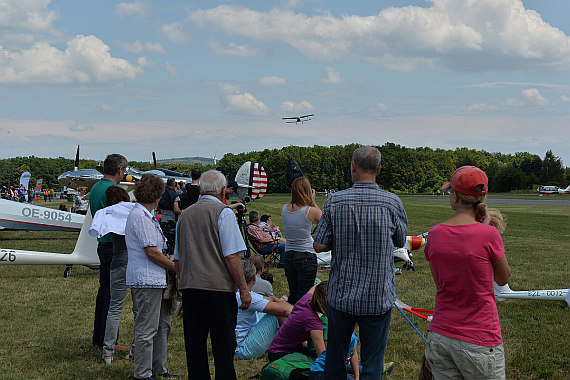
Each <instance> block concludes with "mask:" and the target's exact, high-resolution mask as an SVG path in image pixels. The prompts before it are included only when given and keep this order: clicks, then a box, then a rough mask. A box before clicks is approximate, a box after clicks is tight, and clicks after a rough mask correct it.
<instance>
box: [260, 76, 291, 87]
mask: <svg viewBox="0 0 570 380" xmlns="http://www.w3.org/2000/svg"><path fill="white" fill-rule="evenodd" d="M257 83H259V84H260V85H262V86H281V85H284V84H286V83H287V81H286V80H285V79H284V78H281V77H277V76H272V77H262V78H259V79H258V80H257Z"/></svg>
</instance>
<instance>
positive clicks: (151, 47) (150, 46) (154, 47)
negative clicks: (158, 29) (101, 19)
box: [119, 40, 164, 54]
mask: <svg viewBox="0 0 570 380" xmlns="http://www.w3.org/2000/svg"><path fill="white" fill-rule="evenodd" d="M119 44H120V45H121V47H122V48H123V49H125V50H126V51H128V52H131V53H135V54H140V53H142V52H147V53H160V54H164V48H163V47H162V45H161V44H160V43H159V42H150V41H148V42H145V43H142V42H140V41H139V40H136V41H135V42H133V43H132V44H129V43H127V42H120V43H119Z"/></svg>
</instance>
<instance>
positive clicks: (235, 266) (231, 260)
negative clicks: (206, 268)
mask: <svg viewBox="0 0 570 380" xmlns="http://www.w3.org/2000/svg"><path fill="white" fill-rule="evenodd" d="M239 254H240V253H239V252H236V253H234V254H231V255H228V256H225V257H224V261H225V262H226V267H227V268H228V272H230V276H232V279H233V280H234V283H235V284H236V286H237V288H238V289H239V294H240V298H241V306H240V309H243V310H246V309H247V308H248V307H249V305H251V294H249V289H248V288H247V284H246V282H245V277H244V274H243V267H242V265H241V258H240V256H239Z"/></svg>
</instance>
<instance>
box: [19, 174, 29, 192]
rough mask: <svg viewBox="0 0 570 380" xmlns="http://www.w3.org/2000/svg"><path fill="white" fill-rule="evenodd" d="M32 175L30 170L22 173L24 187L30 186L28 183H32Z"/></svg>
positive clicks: (21, 181)
mask: <svg viewBox="0 0 570 380" xmlns="http://www.w3.org/2000/svg"><path fill="white" fill-rule="evenodd" d="M31 176H32V175H31V174H30V172H23V173H22V175H21V176H20V186H22V185H24V188H26V189H27V188H28V185H29V184H30V177H31Z"/></svg>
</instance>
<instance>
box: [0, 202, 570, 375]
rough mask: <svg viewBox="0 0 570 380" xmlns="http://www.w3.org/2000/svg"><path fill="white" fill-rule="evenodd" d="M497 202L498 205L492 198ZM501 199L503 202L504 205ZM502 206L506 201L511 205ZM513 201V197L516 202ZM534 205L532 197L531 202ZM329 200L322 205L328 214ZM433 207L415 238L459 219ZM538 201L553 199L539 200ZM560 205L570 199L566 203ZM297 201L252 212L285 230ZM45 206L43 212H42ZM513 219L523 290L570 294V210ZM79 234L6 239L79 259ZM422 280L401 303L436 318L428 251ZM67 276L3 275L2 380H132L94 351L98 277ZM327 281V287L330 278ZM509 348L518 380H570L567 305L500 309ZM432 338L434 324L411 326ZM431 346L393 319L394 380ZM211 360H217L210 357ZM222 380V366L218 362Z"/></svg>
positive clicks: (127, 336)
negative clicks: (284, 216)
mask: <svg viewBox="0 0 570 380" xmlns="http://www.w3.org/2000/svg"><path fill="white" fill-rule="evenodd" d="M491 197H493V195H491ZM495 197H498V196H495ZM501 197H502V195H501ZM510 198H513V197H510ZM525 198H526V197H525ZM324 199H325V198H324V197H320V198H319V199H318V200H319V202H320V203H321V204H322V203H323V202H324ZM431 199H433V197H414V196H403V197H402V200H403V202H404V205H405V207H406V211H407V213H408V219H409V234H420V233H423V232H426V231H427V230H428V229H429V228H430V226H432V225H434V224H436V223H438V222H440V221H443V220H444V219H446V218H447V217H449V216H450V215H451V209H450V208H449V205H448V203H447V202H435V201H432V200H431ZM532 199H543V198H538V197H537V196H534V197H532ZM557 199H569V198H568V196H567V197H566V198H561V197H557ZM288 200H289V196H288V195H280V194H275V195H267V196H265V197H264V198H262V199H261V200H258V201H255V202H254V203H252V204H249V205H248V209H249V210H252V209H256V210H258V211H259V212H260V214H271V215H272V216H273V218H272V219H273V221H274V222H275V223H277V224H279V225H281V218H280V214H281V206H282V204H283V203H286V202H287V201H288ZM42 203H43V202H40V203H39V204H40V205H43V204H42ZM493 207H497V208H499V209H500V210H501V211H502V212H503V213H505V214H507V216H508V227H507V230H506V231H505V233H504V235H503V240H504V243H505V247H506V250H507V256H508V260H509V264H510V266H511V269H512V272H513V276H512V279H511V281H510V283H509V284H510V287H511V288H512V289H513V290H531V289H557V288H567V287H568V261H569V259H568V257H569V256H568V250H569V249H568V245H567V244H568V242H569V241H570V228H569V227H570V223H569V222H568V221H569V220H570V207H569V206H560V205H555V206H553V205H548V202H541V204H539V205H520V204H506V203H505V204H493ZM76 237H77V234H76V233H65V232H61V233H59V232H49V233H48V232H12V231H3V232H0V247H1V248H12V249H29V250H41V251H53V252H66V253H69V252H71V251H72V250H73V247H74V244H75V239H76ZM413 261H414V263H415V267H416V271H415V272H408V271H404V273H403V274H402V275H400V276H397V277H396V282H397V288H398V297H399V298H400V299H401V300H403V301H404V302H406V303H408V304H411V305H414V306H416V307H422V308H433V306H434V296H435V286H434V284H433V279H432V278H431V274H430V273H429V267H428V265H427V262H426V261H425V260H424V258H423V251H422V250H420V251H417V252H415V254H414V257H413ZM63 270H64V267H63V266H36V265H30V266H0V294H1V297H2V299H1V301H0V323H1V324H2V328H1V329H0V342H2V344H1V345H0V378H1V379H128V378H132V370H133V365H132V362H129V361H127V360H122V359H116V360H115V361H114V362H113V364H112V365H110V366H106V365H105V364H104V363H103V361H102V359H101V352H100V351H99V350H98V349H96V348H93V347H92V345H91V332H92V324H93V312H94V305H95V295H96V292H97V288H98V273H97V271H92V270H90V269H87V268H84V267H75V268H74V270H73V274H72V276H71V277H70V278H68V279H64V278H63ZM272 273H273V274H274V276H275V279H276V282H275V284H274V290H275V294H276V295H279V296H280V295H282V294H286V293H287V283H286V280H285V276H284V273H283V270H282V269H272ZM318 276H319V277H320V278H322V279H326V278H327V277H328V274H327V273H326V272H324V271H323V272H319V274H318ZM130 302H131V301H130V295H129V297H128V299H127V305H126V307H125V311H124V313H123V317H122V320H121V332H120V340H121V342H123V343H128V342H130V340H131V339H132V328H133V315H132V312H131V311H130ZM498 309H499V316H500V319H501V328H502V333H503V338H504V342H505V350H506V361H507V378H508V379H525V380H526V379H566V378H567V377H568V375H569V373H570V364H569V341H570V339H569V338H570V336H569V326H570V323H569V322H570V313H569V309H568V307H567V305H566V303H565V302H561V301H525V300H508V301H504V302H500V303H498ZM410 318H411V319H412V321H413V322H414V324H415V325H416V326H417V327H418V329H419V330H420V331H421V332H422V333H423V334H425V333H426V332H427V328H428V323H427V322H425V321H423V320H421V319H419V318H415V317H413V316H410ZM423 350H424V344H423V340H422V339H421V338H420V337H419V335H418V334H417V333H416V332H415V331H414V330H413V329H412V328H411V326H410V325H409V324H408V323H407V322H406V320H405V319H404V318H403V317H402V315H401V314H400V313H399V312H398V311H397V310H396V309H394V310H393V314H392V324H391V328H390V335H389V341H388V348H387V350H386V360H387V361H393V362H395V363H396V366H395V368H394V371H393V372H392V374H391V375H390V376H388V379H416V378H417V374H418V372H419V368H420V363H421V358H422V355H423ZM210 356H211V355H210ZM266 361H267V359H266V357H263V358H261V359H258V360H249V361H239V362H238V361H236V362H235V365H236V370H237V373H238V378H239V379H248V378H249V377H250V376H253V375H255V374H257V373H259V370H260V369H261V368H262V367H263V365H265V364H266ZM168 369H169V370H170V372H173V373H179V374H182V375H183V376H182V377H183V378H185V374H186V362H185V354H184V339H183V333H182V320H181V318H173V322H172V333H171V337H170V342H169V359H168ZM212 372H213V362H212Z"/></svg>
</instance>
